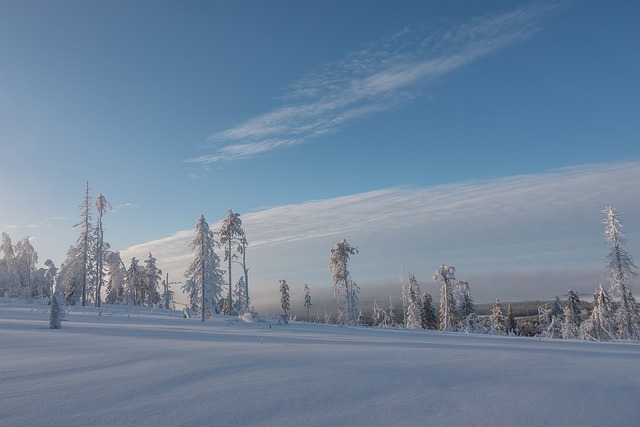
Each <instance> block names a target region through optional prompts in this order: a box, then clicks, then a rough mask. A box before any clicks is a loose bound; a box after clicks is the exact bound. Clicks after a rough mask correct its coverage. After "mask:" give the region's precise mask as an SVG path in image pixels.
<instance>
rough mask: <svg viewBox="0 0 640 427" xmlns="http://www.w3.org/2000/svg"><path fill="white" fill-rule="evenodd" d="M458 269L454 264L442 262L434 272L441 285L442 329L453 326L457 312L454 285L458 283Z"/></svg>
mask: <svg viewBox="0 0 640 427" xmlns="http://www.w3.org/2000/svg"><path fill="white" fill-rule="evenodd" d="M455 273H456V269H455V267H453V266H449V265H447V264H442V265H441V266H440V267H438V269H437V270H436V271H435V273H433V281H434V282H435V284H436V285H437V286H439V287H440V329H441V330H443V331H448V330H450V329H452V328H453V326H454V325H453V324H452V316H453V315H454V313H455V309H456V306H455V299H454V298H453V287H454V286H455V284H456V278H455Z"/></svg>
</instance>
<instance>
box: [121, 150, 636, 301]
mask: <svg viewBox="0 0 640 427" xmlns="http://www.w3.org/2000/svg"><path fill="white" fill-rule="evenodd" d="M638 186H640V163H639V162H626V163H608V164H593V165H583V166H578V167H571V168H563V169H559V170H553V171H549V172H546V173H539V174H531V175H521V176H513V177H506V178H500V179H495V180H489V181H469V182H462V183H456V184H449V185H439V186H433V187H421V188H387V189H381V190H377V191H371V192H367V193H362V194H355V195H351V196H345V197H339V198H333V199H326V200H316V201H310V202H307V203H302V204H296V205H289V206H280V207H274V208H270V209H265V210H262V211H259V212H252V213H246V214H245V213H243V215H242V219H243V225H244V229H245V231H246V234H247V238H248V240H249V249H248V251H247V261H248V265H249V267H250V272H251V273H250V274H251V278H250V282H251V289H252V299H253V302H254V304H255V305H256V307H258V309H260V308H261V307H263V306H262V304H267V305H268V304H270V303H273V305H276V306H277V301H276V300H277V298H276V297H277V295H276V294H277V292H276V291H274V289H275V288H274V286H275V285H277V283H278V280H279V279H282V278H286V279H287V282H290V285H291V286H292V290H295V289H296V286H297V285H300V284H304V283H308V284H309V285H310V286H311V288H312V289H314V287H315V289H316V290H317V292H324V293H326V294H327V298H329V297H330V291H331V285H330V275H329V273H328V270H327V262H328V256H329V251H330V249H331V248H332V247H333V246H334V244H335V243H336V242H338V241H341V240H342V239H347V240H348V241H349V243H351V244H352V245H354V246H356V247H358V248H359V250H360V252H359V253H358V254H357V255H354V256H353V257H352V260H351V261H350V270H351V273H352V275H353V278H354V280H356V281H357V282H358V284H359V285H360V286H361V288H362V291H361V292H362V293H361V295H362V298H363V299H366V298H372V297H377V298H381V299H382V298H385V295H386V298H388V292H389V289H396V288H397V283H398V275H399V271H400V270H399V269H400V266H401V265H404V266H405V267H406V269H407V271H410V272H412V273H414V274H416V277H418V280H420V281H421V283H424V286H432V285H430V284H431V280H430V277H431V275H432V274H433V271H434V270H435V268H436V267H437V266H438V265H440V264H442V263H447V264H451V265H454V266H455V267H456V268H457V269H458V275H459V276H460V278H461V279H465V280H469V281H470V282H471V284H472V290H473V292H474V295H475V297H476V300H477V301H478V302H486V301H491V300H492V299H495V298H496V297H500V298H502V299H504V298H511V300H517V299H530V298H552V297H553V295H556V294H558V295H560V294H561V293H562V292H566V289H568V288H572V289H577V290H578V291H582V292H584V293H587V294H588V293H590V292H592V291H593V289H594V288H595V286H597V283H598V282H599V281H603V280H604V277H603V273H604V266H605V264H606V254H607V253H608V248H607V244H606V241H605V239H604V234H603V230H604V228H603V227H604V226H603V224H602V221H603V215H602V213H601V210H602V208H603V207H604V206H606V205H612V206H614V207H616V209H617V210H618V211H619V212H620V215H621V216H622V219H623V221H624V225H625V230H626V231H627V233H628V236H629V250H630V252H631V253H632V254H633V253H640V223H639V222H638V220H637V218H640V200H638V198H637V197H633V194H632V193H630V192H629V190H628V189H629V188H637V187H638ZM205 216H206V215H205ZM196 219H197V218H194V224H195V222H196ZM208 219H209V224H210V226H211V228H212V229H213V230H218V229H219V227H220V223H219V222H218V223H215V222H214V221H213V220H215V218H208ZM218 219H221V218H218ZM192 238H193V230H185V231H180V232H177V233H175V234H174V235H172V236H169V237H167V238H165V239H161V240H157V241H152V242H148V243H145V244H141V245H138V246H134V247H131V248H129V249H127V250H126V251H123V259H125V260H126V259H129V258H130V257H131V256H137V257H139V258H143V259H144V258H146V257H147V255H148V253H149V252H152V253H153V255H154V256H155V257H156V258H157V259H158V263H159V265H160V266H161V268H163V270H164V271H165V272H169V273H170V275H171V279H170V280H182V274H183V273H184V271H185V270H186V269H187V267H188V265H189V263H190V262H191V260H192V259H193V254H192V253H191V250H190V249H189V247H188V242H189V241H190V240H191V239H192ZM176 290H177V289H176ZM396 290H397V289H396ZM429 291H430V292H436V293H437V291H436V290H434V289H430V290H429ZM375 292H377V294H375ZM372 293H374V295H372ZM178 294H179V292H178ZM271 299H273V301H271Z"/></svg>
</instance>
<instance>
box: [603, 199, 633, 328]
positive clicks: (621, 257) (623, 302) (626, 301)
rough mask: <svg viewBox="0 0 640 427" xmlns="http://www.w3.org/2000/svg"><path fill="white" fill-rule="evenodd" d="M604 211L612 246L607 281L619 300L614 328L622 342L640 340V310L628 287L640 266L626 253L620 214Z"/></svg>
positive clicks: (608, 236) (610, 208)
mask: <svg viewBox="0 0 640 427" xmlns="http://www.w3.org/2000/svg"><path fill="white" fill-rule="evenodd" d="M603 212H604V214H605V215H606V219H605V221H604V223H605V224H606V227H605V232H604V233H605V236H606V237H607V242H609V245H611V251H610V252H609V256H608V258H609V263H608V264H607V273H608V280H609V285H610V286H611V288H610V291H609V292H610V293H611V295H612V296H613V297H614V298H617V299H618V301H619V304H618V308H617V309H616V310H615V313H614V317H613V320H614V325H615V328H616V331H617V334H618V338H620V339H622V340H627V339H629V340H631V339H638V338H640V324H639V323H638V317H640V316H639V314H638V313H639V311H640V310H639V308H638V305H637V303H636V302H635V299H634V298H633V295H632V294H631V286H630V284H629V281H630V279H631V278H632V277H635V276H636V275H637V273H636V271H635V270H636V269H637V267H636V265H635V264H634V263H633V258H631V255H630V254H629V252H627V250H626V247H625V246H626V237H625V234H624V232H623V231H622V221H621V220H620V217H619V215H618V213H617V212H616V211H615V209H614V208H612V207H606V208H605V209H604V210H603Z"/></svg>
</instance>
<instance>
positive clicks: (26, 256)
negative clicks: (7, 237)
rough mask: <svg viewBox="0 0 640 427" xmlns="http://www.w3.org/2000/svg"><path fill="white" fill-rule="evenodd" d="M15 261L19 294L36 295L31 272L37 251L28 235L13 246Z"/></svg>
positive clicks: (35, 262)
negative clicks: (18, 279) (18, 280)
mask: <svg viewBox="0 0 640 427" xmlns="http://www.w3.org/2000/svg"><path fill="white" fill-rule="evenodd" d="M14 249H15V262H16V267H17V273H18V277H19V278H20V288H21V292H20V296H21V297H23V298H31V297H37V296H38V294H37V291H36V290H35V289H34V286H33V274H34V273H35V271H36V264H37V263H38V253H37V252H36V250H35V249H34V247H33V246H32V245H31V242H30V241H29V237H25V238H24V239H22V240H20V241H19V242H18V243H17V244H16V246H15V248H14Z"/></svg>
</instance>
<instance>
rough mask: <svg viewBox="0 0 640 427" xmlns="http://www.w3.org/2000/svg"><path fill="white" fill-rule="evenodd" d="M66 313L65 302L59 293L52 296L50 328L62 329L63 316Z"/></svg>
mask: <svg viewBox="0 0 640 427" xmlns="http://www.w3.org/2000/svg"><path fill="white" fill-rule="evenodd" d="M63 313H64V302H63V301H62V298H61V297H60V294H59V293H58V292H55V293H54V294H53V295H52V296H51V311H50V315H49V328H50V329H60V328H62V315H63Z"/></svg>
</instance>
